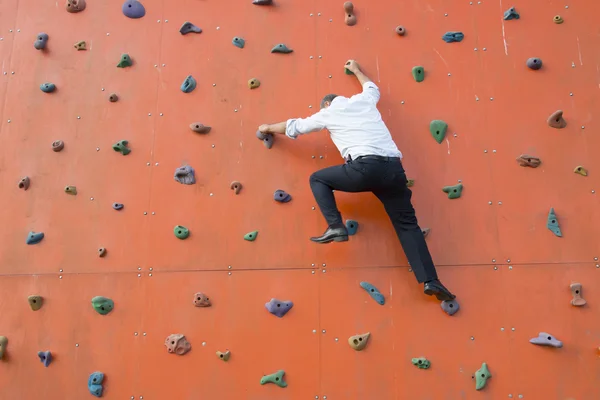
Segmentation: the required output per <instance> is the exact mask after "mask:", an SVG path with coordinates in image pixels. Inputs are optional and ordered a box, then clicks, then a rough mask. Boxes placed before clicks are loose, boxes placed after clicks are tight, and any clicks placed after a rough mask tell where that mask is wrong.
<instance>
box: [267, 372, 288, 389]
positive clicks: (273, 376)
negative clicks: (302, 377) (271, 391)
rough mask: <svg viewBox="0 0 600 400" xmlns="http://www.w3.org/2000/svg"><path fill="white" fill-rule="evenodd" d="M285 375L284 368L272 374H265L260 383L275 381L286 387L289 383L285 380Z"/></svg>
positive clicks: (278, 384)
mask: <svg viewBox="0 0 600 400" xmlns="http://www.w3.org/2000/svg"><path fill="white" fill-rule="evenodd" d="M283 375H285V371H284V370H279V371H277V372H275V373H274V374H271V375H265V376H263V377H262V378H260V384H261V385H264V384H265V383H274V384H276V385H277V386H279V387H282V388H284V387H286V386H287V383H286V382H284V380H283Z"/></svg>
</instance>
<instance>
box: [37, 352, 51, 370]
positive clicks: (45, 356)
mask: <svg viewBox="0 0 600 400" xmlns="http://www.w3.org/2000/svg"><path fill="white" fill-rule="evenodd" d="M38 357H39V358H40V361H41V362H42V364H44V367H46V368H48V366H49V365H50V363H51V362H52V353H50V351H38Z"/></svg>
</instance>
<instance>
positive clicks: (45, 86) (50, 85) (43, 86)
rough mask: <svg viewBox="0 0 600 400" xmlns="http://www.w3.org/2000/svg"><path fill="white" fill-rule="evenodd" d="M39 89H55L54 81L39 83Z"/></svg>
mask: <svg viewBox="0 0 600 400" xmlns="http://www.w3.org/2000/svg"><path fill="white" fill-rule="evenodd" d="M40 89H41V90H42V92H44V93H52V92H54V91H55V90H56V85H55V84H54V83H50V82H46V83H42V84H41V85H40Z"/></svg>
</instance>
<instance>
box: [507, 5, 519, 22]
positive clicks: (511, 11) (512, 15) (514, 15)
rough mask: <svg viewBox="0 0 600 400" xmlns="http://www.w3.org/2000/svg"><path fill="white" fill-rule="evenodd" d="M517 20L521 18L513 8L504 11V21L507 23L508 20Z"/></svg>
mask: <svg viewBox="0 0 600 400" xmlns="http://www.w3.org/2000/svg"><path fill="white" fill-rule="evenodd" d="M519 18H521V16H520V15H519V13H518V12H517V10H515V8H514V7H511V8H509V9H508V10H506V11H504V19H505V20H506V21H508V20H509V19H519Z"/></svg>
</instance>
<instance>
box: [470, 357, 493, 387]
mask: <svg viewBox="0 0 600 400" xmlns="http://www.w3.org/2000/svg"><path fill="white" fill-rule="evenodd" d="M491 377H492V374H490V370H489V369H488V367H487V364H486V363H483V364H481V368H479V369H478V370H477V371H475V376H474V378H475V390H481V389H483V388H484V387H485V385H486V383H487V380H488V379H490V378H491Z"/></svg>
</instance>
